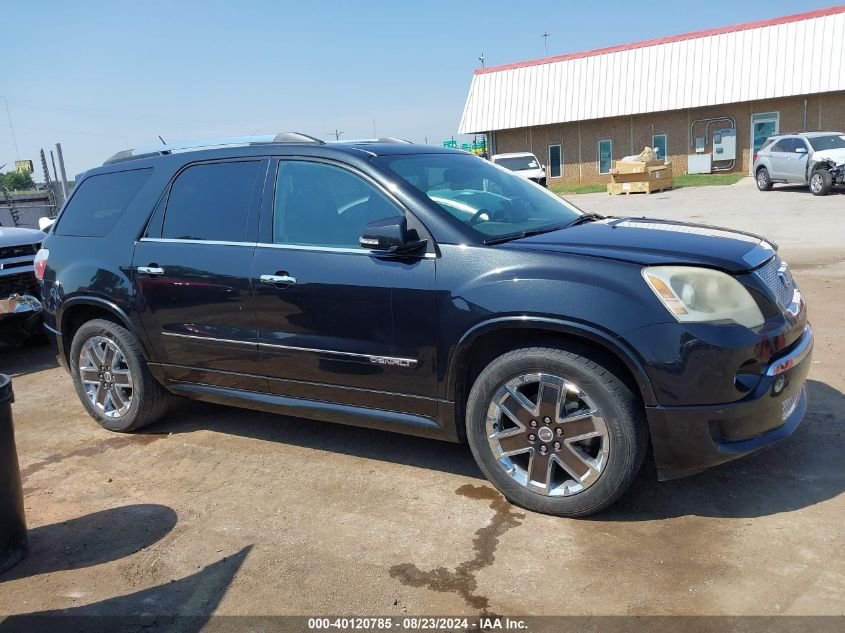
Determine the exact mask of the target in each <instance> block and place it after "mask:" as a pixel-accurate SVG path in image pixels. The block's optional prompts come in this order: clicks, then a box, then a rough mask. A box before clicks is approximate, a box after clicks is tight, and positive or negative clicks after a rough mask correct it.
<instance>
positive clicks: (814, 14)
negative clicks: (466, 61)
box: [475, 5, 845, 75]
mask: <svg viewBox="0 0 845 633" xmlns="http://www.w3.org/2000/svg"><path fill="white" fill-rule="evenodd" d="M837 13H845V5H839V6H836V7H831V8H829V9H818V10H816V11H808V12H807V13H797V14H795V15H787V16H784V17H781V18H771V19H769V20H759V21H757V22H746V23H745V24H736V25H734V26H723V27H719V28H715V29H708V30H706V31H695V32H693V33H684V34H683V35H673V36H671V37H659V38H656V39H653V40H645V41H642V42H635V43H633V44H619V45H617V46H608V47H607V48H597V49H595V50H592V51H582V52H580V53H568V54H566V55H558V56H556V57H544V58H543V59H533V60H530V61H526V62H516V63H514V64H504V65H502V66H490V67H489V68H479V69H477V70H476V71H475V74H476V75H484V74H486V73H495V72H498V71H500V70H513V69H514V68H525V67H526V66H539V65H540V64H551V63H553V62H565V61H567V60H570V59H580V58H582V57H592V56H594V55H604V54H606V53H618V52H619V51H627V50H631V49H634V48H645V47H646V46H656V45H658V44H668V43H670V42H680V41H683V40H691V39H695V38H698V37H708V36H711V35H721V34H722V33H734V32H736V31H747V30H748V29H756V28H760V27H763V26H775V25H777V24H787V23H789V22H799V21H801V20H811V19H813V18H821V17H824V16H827V15H836V14H837Z"/></svg>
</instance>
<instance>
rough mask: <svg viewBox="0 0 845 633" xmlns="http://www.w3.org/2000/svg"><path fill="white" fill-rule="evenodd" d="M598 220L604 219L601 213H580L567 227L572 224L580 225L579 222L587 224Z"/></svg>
mask: <svg viewBox="0 0 845 633" xmlns="http://www.w3.org/2000/svg"><path fill="white" fill-rule="evenodd" d="M596 220H604V216H603V215H599V214H598V213H585V214H584V215H579V216H578V217H577V218H575V219H574V220H572V222H570V223H569V224H567V225H566V227H565V228H567V229H568V228H569V227H571V226H578V225H579V224H586V223H587V222H595V221H596Z"/></svg>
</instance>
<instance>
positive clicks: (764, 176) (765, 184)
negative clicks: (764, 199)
mask: <svg viewBox="0 0 845 633" xmlns="http://www.w3.org/2000/svg"><path fill="white" fill-rule="evenodd" d="M757 189H759V190H760V191H771V189H772V179H771V177H770V176H769V170H768V169H766V168H765V167H761V168H760V169H758V170H757Z"/></svg>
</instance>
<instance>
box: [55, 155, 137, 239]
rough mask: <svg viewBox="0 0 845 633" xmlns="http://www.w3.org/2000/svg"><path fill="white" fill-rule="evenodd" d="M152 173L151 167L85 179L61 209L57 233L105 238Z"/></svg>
mask: <svg viewBox="0 0 845 633" xmlns="http://www.w3.org/2000/svg"><path fill="white" fill-rule="evenodd" d="M152 173H153V170H152V169H135V170H132V171H119V172H116V173H113V174H102V175H100V176H91V177H90V178H86V179H85V180H83V181H82V183H81V184H80V185H79V189H77V190H76V191H75V192H74V194H73V196H72V197H71V199H70V201H69V202H68V204H67V207H65V210H64V211H63V212H62V218H61V220H59V222H58V224H57V225H56V228H55V234H56V235H71V236H75V237H105V236H106V235H108V234H109V233H111V230H112V229H113V228H114V227H115V225H116V224H117V221H118V220H119V219H120V218H121V216H123V212H124V211H125V210H126V207H128V206H129V205H130V203H131V202H132V200H134V199H135V196H136V195H137V194H138V191H140V190H141V187H143V186H144V183H146V182H147V180H149V178H150V176H151V175H152Z"/></svg>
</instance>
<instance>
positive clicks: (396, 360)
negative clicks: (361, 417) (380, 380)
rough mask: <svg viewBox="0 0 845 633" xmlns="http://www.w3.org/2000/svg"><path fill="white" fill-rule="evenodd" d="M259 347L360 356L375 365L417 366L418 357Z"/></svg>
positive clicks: (260, 346) (262, 346)
mask: <svg viewBox="0 0 845 633" xmlns="http://www.w3.org/2000/svg"><path fill="white" fill-rule="evenodd" d="M258 349H259V350H262V349H266V350H268V351H270V350H274V349H282V350H288V351H292V352H310V353H312V354H331V355H333V356H343V357H345V358H359V359H361V360H367V361H369V362H370V363H372V364H373V365H391V366H394V367H416V366H417V363H418V362H419V361H417V359H416V358H401V357H398V356H376V355H373V354H359V353H355V352H341V351H337V350H331V349H316V348H313V347H296V346H293V345H279V344H278V343H259V344H258Z"/></svg>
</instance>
